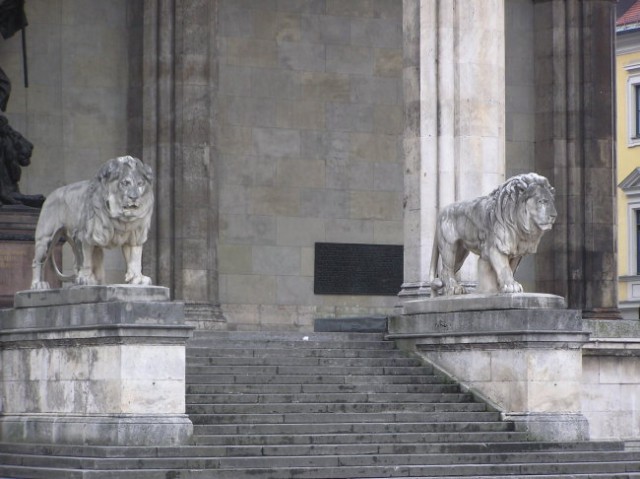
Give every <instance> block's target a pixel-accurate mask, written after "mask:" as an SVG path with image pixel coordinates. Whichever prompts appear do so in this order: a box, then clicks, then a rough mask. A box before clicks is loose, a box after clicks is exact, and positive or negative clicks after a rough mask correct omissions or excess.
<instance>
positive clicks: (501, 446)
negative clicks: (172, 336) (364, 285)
mask: <svg viewBox="0 0 640 479" xmlns="http://www.w3.org/2000/svg"><path fill="white" fill-rule="evenodd" d="M326 437H327V438H329V436H326ZM380 437H384V435H382V436H380ZM372 438H373V436H372ZM373 439H374V440H373V441H372V442H371V444H374V445H377V446H379V447H381V448H384V449H388V448H389V447H391V446H393V444H390V441H387V442H376V441H375V438H373ZM320 444H324V445H328V446H333V444H332V443H331V442H330V441H329V442H325V443H320ZM416 445H423V442H420V441H418V442H417V443H416ZM249 446H251V445H249ZM284 446H286V445H284ZM292 446H295V445H292ZM408 446H411V444H409V445H408ZM427 446H428V447H429V449H430V450H431V451H433V453H437V454H441V453H444V452H447V453H448V452H456V453H458V452H460V453H467V454H471V453H473V452H475V451H478V452H481V453H498V452H499V453H515V452H526V453H530V452H545V453H552V452H564V453H568V452H590V453H596V454H601V453H608V452H614V453H618V452H625V453H628V454H630V456H629V457H634V458H635V457H638V451H623V449H622V447H623V444H622V443H620V442H606V441H595V442H572V443H554V442H529V441H509V442H495V443H486V444H481V443H480V444H478V443H477V442H470V443H459V444H437V443H433V444H427ZM251 449H255V448H251V447H246V448H244V449H243V448H238V449H237V452H240V453H241V454H240V456H241V457H245V456H246V454H244V453H242V451H243V450H251ZM280 449H281V448H280ZM221 450H222V449H220V447H216V446H209V445H181V446H158V447H145V446H87V445H68V444H24V443H13V444H11V443H0V454H5V455H23V456H25V457H26V456H51V457H61V458H65V459H69V458H72V456H73V455H74V454H77V453H82V457H83V458H88V459H109V458H116V459H118V458H119V459H127V458H136V459H140V458H166V457H169V458H172V457H173V458H188V457H205V458H207V457H216V456H220V454H219V452H220V451H221ZM272 452H274V454H273V455H281V452H286V451H284V450H282V451H281V450H278V451H272ZM383 454H386V453H383ZM406 454H409V453H406ZM225 455H227V454H225Z"/></svg>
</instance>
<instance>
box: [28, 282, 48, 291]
mask: <svg viewBox="0 0 640 479" xmlns="http://www.w3.org/2000/svg"><path fill="white" fill-rule="evenodd" d="M31 289H35V290H39V291H42V290H45V289H51V285H50V284H49V283H48V282H47V281H34V282H33V283H31Z"/></svg>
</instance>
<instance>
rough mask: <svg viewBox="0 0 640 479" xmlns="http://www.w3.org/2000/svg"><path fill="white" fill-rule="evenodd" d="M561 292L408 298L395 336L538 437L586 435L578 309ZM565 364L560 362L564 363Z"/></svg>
mask: <svg viewBox="0 0 640 479" xmlns="http://www.w3.org/2000/svg"><path fill="white" fill-rule="evenodd" d="M564 308H565V302H564V299H563V298H561V297H559V296H553V295H546V294H545V295H543V294H531V293H518V294H488V295H481V294H473V295H462V296H456V297H450V296H443V297H437V298H432V299H423V300H416V301H408V302H406V303H405V304H404V308H403V314H402V315H400V316H398V317H395V318H392V319H391V320H390V321H389V334H388V338H389V339H394V340H395V341H396V342H397V343H398V345H399V346H400V347H401V348H402V349H405V350H409V351H412V352H414V353H416V354H418V355H419V356H421V357H422V358H423V359H424V360H425V361H427V362H429V363H431V364H433V365H434V366H435V367H436V368H437V369H439V370H441V371H442V372H443V373H444V374H446V375H448V376H450V377H453V378H454V379H455V380H457V381H458V382H460V383H461V384H462V385H463V387H465V388H467V389H468V390H470V391H471V392H473V393H474V394H475V395H477V396H478V397H480V398H482V399H483V400H484V401H486V402H487V403H489V404H490V405H492V406H493V407H494V408H496V409H497V410H499V411H502V412H503V414H504V416H505V418H508V419H509V420H512V421H514V422H515V423H516V426H517V427H518V428H520V429H526V430H528V431H529V434H530V435H531V436H532V438H535V439H539V440H562V441H568V440H569V441H570V440H585V439H587V438H588V437H589V432H588V422H587V420H586V419H585V418H584V416H582V414H581V412H580V411H581V403H580V394H581V373H582V351H581V348H582V345H583V344H584V343H585V342H586V341H587V340H588V338H589V333H588V332H587V331H584V330H583V327H582V318H581V316H580V312H579V311H576V310H567V309H564ZM558 365H562V367H558Z"/></svg>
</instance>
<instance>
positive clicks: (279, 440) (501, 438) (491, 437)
mask: <svg viewBox="0 0 640 479" xmlns="http://www.w3.org/2000/svg"><path fill="white" fill-rule="evenodd" d="M527 439H528V436H527V433H525V432H500V431H499V432H487V431H483V432H453V433H447V432H436V433H425V432H419V433H416V432H404V433H400V434H390V433H377V434H314V435H310V434H297V435H281V434H266V435H253V434H252V435H247V434H242V435H231V434H227V435H211V436H205V435H202V434H198V435H197V436H196V437H195V438H194V441H195V444H197V445H302V444H333V445H341V444H371V443H379V444H414V443H428V444H433V445H435V446H437V447H440V446H442V445H445V444H447V443H465V444H472V443H478V444H480V445H481V447H483V448H485V447H486V445H487V443H492V442H495V443H497V442H506V441H509V442H513V443H518V442H522V441H526V440H527ZM528 444H535V443H528Z"/></svg>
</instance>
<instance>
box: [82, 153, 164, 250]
mask: <svg viewBox="0 0 640 479" xmlns="http://www.w3.org/2000/svg"><path fill="white" fill-rule="evenodd" d="M130 172H133V173H134V174H137V175H139V176H140V177H141V178H142V179H143V180H144V181H145V183H146V188H145V193H144V194H143V195H142V196H141V198H140V203H141V204H140V207H139V208H138V209H137V211H136V215H135V218H133V219H127V220H125V219H124V218H123V217H122V216H121V215H119V214H118V213H117V212H112V211H110V210H109V207H108V204H109V202H108V198H109V196H110V195H111V196H112V197H113V198H115V201H117V202H118V203H119V204H120V203H121V201H122V198H120V195H119V194H118V193H119V192H117V191H115V192H114V191H113V190H114V187H115V185H116V184H117V182H118V181H120V179H121V178H122V177H124V176H125V175H127V174H128V173H130ZM152 182H153V173H152V172H151V169H150V168H149V167H148V166H146V165H144V164H143V163H142V162H140V161H138V160H136V159H135V158H133V157H130V156H125V157H120V158H115V159H113V160H110V161H109V162H107V163H105V164H104V165H103V166H102V168H100V170H99V171H98V173H97V175H96V176H95V177H94V178H93V179H91V180H89V185H88V188H87V192H86V198H87V201H86V202H85V203H84V204H83V207H82V213H81V221H80V227H81V230H80V231H79V233H80V238H81V239H82V240H83V241H89V242H90V243H92V244H95V245H97V246H102V247H107V248H110V247H114V246H120V245H122V244H123V243H124V242H125V240H126V242H128V243H131V244H143V243H144V242H145V241H146V240H147V234H148V232H149V226H150V224H151V209H152V208H153V190H152V189H151V184H152ZM125 236H126V238H125Z"/></svg>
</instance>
